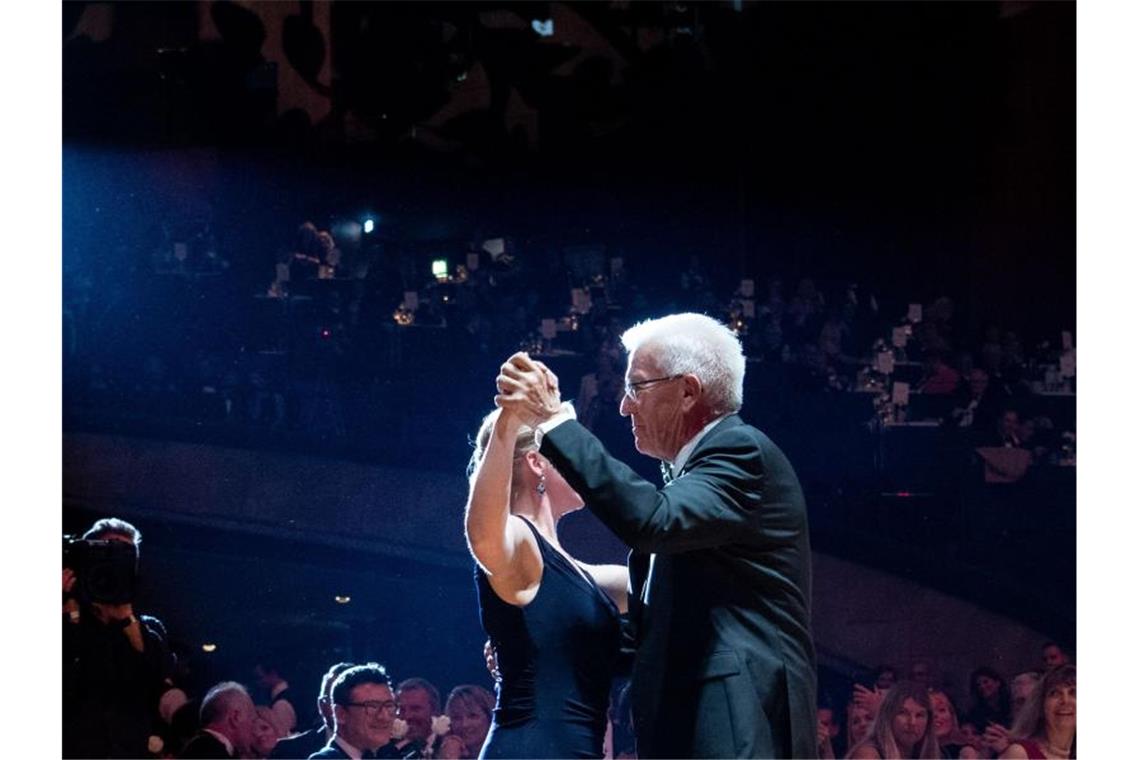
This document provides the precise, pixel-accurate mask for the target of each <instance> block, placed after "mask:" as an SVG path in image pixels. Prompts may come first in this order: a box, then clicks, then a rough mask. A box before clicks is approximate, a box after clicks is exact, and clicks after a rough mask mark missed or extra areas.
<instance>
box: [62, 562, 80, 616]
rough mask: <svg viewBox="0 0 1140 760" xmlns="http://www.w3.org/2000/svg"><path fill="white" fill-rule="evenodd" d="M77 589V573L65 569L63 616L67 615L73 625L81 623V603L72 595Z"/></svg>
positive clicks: (67, 568)
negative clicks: (73, 590)
mask: <svg viewBox="0 0 1140 760" xmlns="http://www.w3.org/2000/svg"><path fill="white" fill-rule="evenodd" d="M74 588H75V571H74V570H72V569H71V568H70V567H65V568H63V597H64V598H63V614H64V615H67V616H68V618H69V619H70V620H71V622H73V623H77V622H79V602H78V601H77V600H76V598H75V597H74V596H72V595H71V591H72V589H74Z"/></svg>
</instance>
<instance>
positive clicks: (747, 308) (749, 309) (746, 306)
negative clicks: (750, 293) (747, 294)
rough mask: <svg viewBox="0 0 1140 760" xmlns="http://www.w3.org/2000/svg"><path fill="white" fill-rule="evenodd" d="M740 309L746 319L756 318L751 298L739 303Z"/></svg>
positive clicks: (754, 305)
mask: <svg viewBox="0 0 1140 760" xmlns="http://www.w3.org/2000/svg"><path fill="white" fill-rule="evenodd" d="M740 307H741V308H742V309H743V310H744V316H745V317H746V318H747V319H755V318H756V302H755V301H753V300H752V299H751V298H746V299H745V300H743V301H741V302H740Z"/></svg>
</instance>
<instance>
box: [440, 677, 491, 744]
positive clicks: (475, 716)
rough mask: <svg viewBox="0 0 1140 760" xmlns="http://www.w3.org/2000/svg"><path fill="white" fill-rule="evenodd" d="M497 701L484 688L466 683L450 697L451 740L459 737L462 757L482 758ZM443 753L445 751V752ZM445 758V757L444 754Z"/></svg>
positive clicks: (446, 707) (453, 690)
mask: <svg viewBox="0 0 1140 760" xmlns="http://www.w3.org/2000/svg"><path fill="white" fill-rule="evenodd" d="M494 709H495V698H494V697H493V696H491V692H489V691H487V690H486V689H484V688H483V687H482V686H474V685H472V684H464V685H463V686H456V687H455V688H454V689H452V690H451V693H450V694H449V695H447V704H446V705H445V706H444V708H443V711H444V712H445V713H446V714H447V717H448V718H450V719H451V733H450V734H449V737H451V736H454V737H457V738H458V739H459V740H460V742H461V745H460V747H459V750H460V752H461V754H459V755H458V756H457V757H459V758H469V757H478V756H479V750H480V749H482V748H483V741H484V740H485V739H486V738H487V731H488V730H490V728H491V713H492V711H493V710H494ZM441 752H442V751H441ZM441 757H443V755H442V754H441Z"/></svg>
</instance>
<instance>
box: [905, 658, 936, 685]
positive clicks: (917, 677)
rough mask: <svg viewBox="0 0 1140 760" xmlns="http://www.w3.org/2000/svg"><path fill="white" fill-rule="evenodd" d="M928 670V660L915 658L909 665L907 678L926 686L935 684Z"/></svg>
mask: <svg viewBox="0 0 1140 760" xmlns="http://www.w3.org/2000/svg"><path fill="white" fill-rule="evenodd" d="M930 670H931V668H930V663H929V662H927V661H926V660H915V661H914V662H913V663H911V666H910V675H909V680H911V681H914V682H915V683H917V684H920V685H922V686H926V687H928V688H929V687H932V686H936V685H937V684H936V682H935V680H934V676H933V675H932V674H931V672H930Z"/></svg>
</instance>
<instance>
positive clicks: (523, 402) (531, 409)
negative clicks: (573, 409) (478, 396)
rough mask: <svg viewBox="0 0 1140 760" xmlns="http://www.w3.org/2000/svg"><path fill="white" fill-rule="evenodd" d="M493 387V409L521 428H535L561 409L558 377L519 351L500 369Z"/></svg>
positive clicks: (540, 363)
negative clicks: (521, 426) (515, 422)
mask: <svg viewBox="0 0 1140 760" xmlns="http://www.w3.org/2000/svg"><path fill="white" fill-rule="evenodd" d="M495 385H496V387H497V388H498V389H499V393H498V395H497V396H495V406H498V407H500V408H501V409H502V410H503V413H504V414H509V415H512V416H514V417H515V418H516V419H518V421H519V422H521V423H523V424H524V425H529V426H531V427H535V426H537V425H539V424H541V423H543V422H545V421H546V420H548V419H550V418H551V417H553V416H554V415H555V414H557V413H558V412H559V410H560V409H561V407H562V396H561V394H560V392H559V390H558V376H557V375H555V374H554V373H553V372H551V371H550V369H549V368H548V367H547V366H546V365H545V364H543V363H542V362H540V361H536V360H534V359H531V358H530V357H529V356H528V355H527V354H525V353H523V352H521V351H520V352H519V353H516V354H514V355H513V356H511V358H510V359H507V361H506V362H505V363H504V364H503V365H502V366H501V367H500V368H499V376H498V377H497V378H495Z"/></svg>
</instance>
